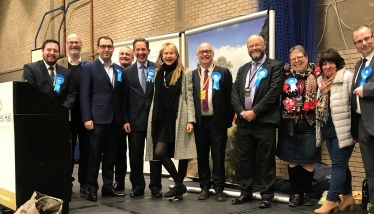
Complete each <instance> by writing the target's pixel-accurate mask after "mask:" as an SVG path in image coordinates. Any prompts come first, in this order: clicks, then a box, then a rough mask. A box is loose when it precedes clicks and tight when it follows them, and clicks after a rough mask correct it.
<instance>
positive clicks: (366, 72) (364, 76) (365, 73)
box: [360, 66, 373, 86]
mask: <svg viewBox="0 0 374 214" xmlns="http://www.w3.org/2000/svg"><path fill="white" fill-rule="evenodd" d="M372 73H373V69H372V68H371V67H370V66H366V67H365V68H364V69H362V71H361V81H360V86H363V85H364V84H365V83H366V80H367V78H369V77H370V76H371V74H372Z"/></svg>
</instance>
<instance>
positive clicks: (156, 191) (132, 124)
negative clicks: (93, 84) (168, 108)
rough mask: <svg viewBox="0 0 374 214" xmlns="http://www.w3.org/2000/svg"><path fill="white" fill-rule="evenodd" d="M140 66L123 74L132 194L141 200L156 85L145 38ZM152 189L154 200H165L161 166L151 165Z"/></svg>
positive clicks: (138, 50) (138, 45)
mask: <svg viewBox="0 0 374 214" xmlns="http://www.w3.org/2000/svg"><path fill="white" fill-rule="evenodd" d="M133 48H134V53H135V56H136V63H134V64H133V65H131V66H130V67H127V68H126V69H125V70H124V71H123V75H124V76H123V78H124V84H123V86H124V88H123V91H124V92H123V93H124V95H123V96H124V97H123V104H124V108H125V113H124V114H125V126H124V129H125V131H126V132H127V133H128V139H129V156H130V168H131V171H130V181H131V184H132V191H131V193H130V197H132V198H139V197H142V196H143V195H144V189H145V180H144V175H143V160H144V158H143V157H144V146H145V138H146V133H147V122H148V114H149V110H150V107H151V103H152V98H153V81H147V75H148V74H147V70H148V68H150V67H151V66H152V67H154V63H153V62H150V61H148V55H149V53H150V51H151V50H150V49H149V42H148V41H147V40H145V39H143V38H139V39H136V40H134V42H133ZM150 171H151V173H150V178H151V180H150V183H149V189H150V190H151V191H152V197H157V198H161V197H162V196H163V195H162V193H161V189H162V185H161V163H160V161H150Z"/></svg>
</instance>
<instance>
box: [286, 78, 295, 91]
mask: <svg viewBox="0 0 374 214" xmlns="http://www.w3.org/2000/svg"><path fill="white" fill-rule="evenodd" d="M286 83H287V84H288V85H289V86H290V88H291V92H294V91H296V89H297V88H296V83H297V79H296V78H295V77H290V78H288V79H287V80H286Z"/></svg>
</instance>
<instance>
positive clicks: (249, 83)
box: [244, 63, 257, 110]
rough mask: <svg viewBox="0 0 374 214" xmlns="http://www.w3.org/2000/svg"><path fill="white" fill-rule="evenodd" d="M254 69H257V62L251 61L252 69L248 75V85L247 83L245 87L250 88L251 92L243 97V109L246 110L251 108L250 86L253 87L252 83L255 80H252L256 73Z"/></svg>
mask: <svg viewBox="0 0 374 214" xmlns="http://www.w3.org/2000/svg"><path fill="white" fill-rule="evenodd" d="M256 71H257V63H253V66H252V71H251V73H250V75H249V81H248V85H247V87H248V88H250V90H251V92H250V94H251V95H250V96H246V97H244V99H245V109H246V110H251V109H252V88H253V85H254V82H255V81H254V76H255V75H256ZM251 80H252V81H251Z"/></svg>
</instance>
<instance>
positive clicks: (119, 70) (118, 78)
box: [115, 66, 122, 82]
mask: <svg viewBox="0 0 374 214" xmlns="http://www.w3.org/2000/svg"><path fill="white" fill-rule="evenodd" d="M115 70H116V72H117V81H118V82H122V69H121V68H120V67H119V66H116V68H115Z"/></svg>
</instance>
